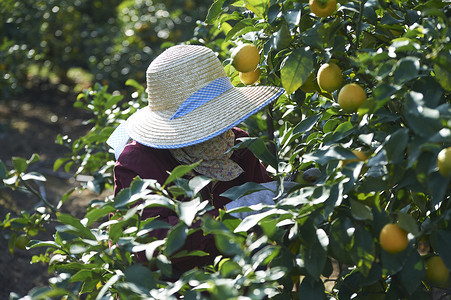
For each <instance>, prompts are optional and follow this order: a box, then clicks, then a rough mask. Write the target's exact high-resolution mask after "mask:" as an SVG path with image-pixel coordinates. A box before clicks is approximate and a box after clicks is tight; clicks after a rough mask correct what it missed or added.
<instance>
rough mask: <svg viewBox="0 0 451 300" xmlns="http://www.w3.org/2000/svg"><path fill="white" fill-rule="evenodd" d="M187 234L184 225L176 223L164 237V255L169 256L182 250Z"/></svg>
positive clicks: (186, 228)
mask: <svg viewBox="0 0 451 300" xmlns="http://www.w3.org/2000/svg"><path fill="white" fill-rule="evenodd" d="M187 234H188V227H187V226H186V224H185V223H178V224H177V225H175V226H174V227H173V228H172V229H171V230H169V232H168V235H167V237H166V245H165V248H164V250H163V253H164V255H166V256H169V255H171V254H173V253H174V252H176V251H177V250H179V249H180V248H182V246H183V244H185V240H186V237H187Z"/></svg>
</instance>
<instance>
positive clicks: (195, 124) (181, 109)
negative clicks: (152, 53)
mask: <svg viewBox="0 0 451 300" xmlns="http://www.w3.org/2000/svg"><path fill="white" fill-rule="evenodd" d="M146 78H147V92H148V95H149V96H148V105H147V106H146V107H145V108H142V109H140V110H138V111H137V112H136V113H134V114H133V115H132V116H130V117H129V118H128V120H127V121H126V123H125V129H126V131H127V133H128V135H129V136H130V138H132V139H134V140H135V141H137V142H138V143H140V144H143V145H146V146H149V147H154V148H167V149H170V148H181V147H186V146H190V145H193V144H197V143H201V142H203V141H206V140H208V139H210V138H213V137H215V136H217V135H219V134H221V133H223V132H224V131H226V130H228V129H230V128H232V127H234V126H236V125H238V124H239V123H241V122H242V121H244V120H245V119H246V118H248V117H249V116H251V115H252V114H254V113H256V112H257V111H259V110H260V109H261V108H263V107H264V106H265V105H267V104H269V103H270V102H271V101H273V100H275V99H277V98H278V97H279V96H280V95H281V94H282V93H283V91H284V90H283V89H281V88H278V87H267V86H251V87H234V86H233V85H232V83H231V82H230V79H229V78H228V77H227V75H226V73H225V71H224V68H223V67H222V64H221V62H220V61H219V59H218V58H217V57H216V55H215V54H214V52H213V51H212V50H210V49H209V48H207V47H204V46H194V45H178V46H173V47H170V48H168V49H166V50H165V51H164V52H163V53H162V54H160V55H159V56H158V57H157V58H155V60H154V61H152V63H151V64H150V65H149V68H148V69H147V72H146Z"/></svg>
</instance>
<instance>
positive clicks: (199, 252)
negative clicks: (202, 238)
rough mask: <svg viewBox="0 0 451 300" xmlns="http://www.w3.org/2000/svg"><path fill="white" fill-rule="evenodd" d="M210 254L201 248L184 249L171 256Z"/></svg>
mask: <svg viewBox="0 0 451 300" xmlns="http://www.w3.org/2000/svg"><path fill="white" fill-rule="evenodd" d="M208 255H210V254H209V253H207V252H204V251H201V250H194V251H187V250H182V251H179V252H177V253H176V254H174V255H172V256H171V258H179V257H188V256H208Z"/></svg>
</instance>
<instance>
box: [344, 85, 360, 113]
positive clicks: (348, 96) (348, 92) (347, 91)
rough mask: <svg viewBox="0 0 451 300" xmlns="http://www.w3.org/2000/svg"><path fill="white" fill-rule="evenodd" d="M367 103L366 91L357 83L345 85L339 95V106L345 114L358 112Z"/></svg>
mask: <svg viewBox="0 0 451 300" xmlns="http://www.w3.org/2000/svg"><path fill="white" fill-rule="evenodd" d="M365 101H366V93H365V90H364V89H363V88H362V87H361V86H360V85H358V84H356V83H349V84H347V85H345V86H344V87H343V88H342V89H341V90H340V92H339V93H338V104H339V105H340V107H341V108H342V109H343V110H344V111H345V112H354V111H356V110H357V109H358V108H359V107H360V106H362V104H363V103H364V102H365Z"/></svg>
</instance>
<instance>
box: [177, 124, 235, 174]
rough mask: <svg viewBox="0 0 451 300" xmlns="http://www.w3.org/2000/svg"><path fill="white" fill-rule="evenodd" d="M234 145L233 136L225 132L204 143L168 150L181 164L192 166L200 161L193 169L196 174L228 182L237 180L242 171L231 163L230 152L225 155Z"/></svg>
mask: <svg viewBox="0 0 451 300" xmlns="http://www.w3.org/2000/svg"><path fill="white" fill-rule="evenodd" d="M234 144H235V134H234V133H233V131H232V130H227V131H226V132H224V133H223V134H220V135H218V136H216V137H214V138H212V139H210V140H208V141H206V142H203V143H200V144H196V145H192V146H188V147H184V148H176V149H170V151H171V154H172V155H173V156H174V157H175V158H176V159H177V160H178V161H179V162H181V163H183V164H193V163H195V162H198V161H199V160H202V161H201V163H200V164H199V165H198V166H197V167H196V168H194V170H195V171H197V172H198V173H200V174H202V175H205V176H207V177H210V178H214V179H217V180H219V181H230V180H233V179H235V178H237V177H238V176H239V175H240V174H241V173H243V172H244V171H243V169H241V167H240V166H239V165H238V164H237V163H235V162H234V161H232V160H231V159H230V157H231V156H232V152H229V153H227V154H226V153H225V152H226V151H227V150H229V149H230V148H231V147H233V146H234Z"/></svg>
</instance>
